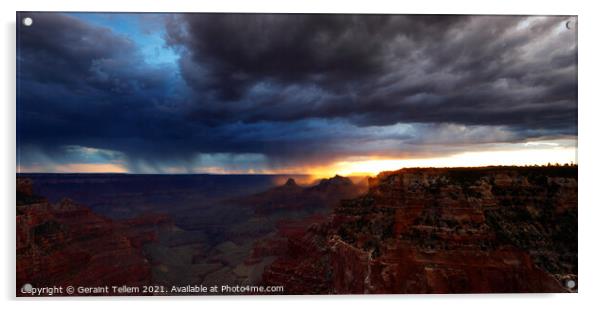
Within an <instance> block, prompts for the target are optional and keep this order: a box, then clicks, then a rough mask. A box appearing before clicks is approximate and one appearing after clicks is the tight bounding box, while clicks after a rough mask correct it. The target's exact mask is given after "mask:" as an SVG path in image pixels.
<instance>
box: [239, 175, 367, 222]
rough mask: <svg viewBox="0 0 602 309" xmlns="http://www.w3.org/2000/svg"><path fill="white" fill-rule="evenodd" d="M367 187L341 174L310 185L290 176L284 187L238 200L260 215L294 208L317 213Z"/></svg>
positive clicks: (361, 191) (357, 193) (354, 195)
mask: <svg viewBox="0 0 602 309" xmlns="http://www.w3.org/2000/svg"><path fill="white" fill-rule="evenodd" d="M365 190H366V188H365V186H362V185H361V184H358V185H356V184H354V183H353V182H352V181H351V180H350V179H349V178H346V177H341V176H338V175H337V176H335V177H332V178H329V179H322V180H321V181H320V182H319V183H318V184H316V185H314V186H309V187H302V186H299V185H297V183H296V182H295V180H294V179H288V180H287V181H286V183H285V184H284V185H282V186H278V187H275V188H272V189H269V190H267V191H264V192H261V193H258V194H254V195H251V196H247V197H244V198H243V199H241V200H239V202H241V203H242V204H245V205H249V206H250V207H252V208H253V210H254V212H255V213H257V214H273V213H278V212H286V211H289V212H290V211H295V210H300V211H305V212H314V211H316V210H318V211H319V210H325V209H330V208H331V207H334V206H335V205H337V204H338V202H339V201H340V200H341V199H348V198H353V197H356V196H358V195H360V194H361V193H363V192H365Z"/></svg>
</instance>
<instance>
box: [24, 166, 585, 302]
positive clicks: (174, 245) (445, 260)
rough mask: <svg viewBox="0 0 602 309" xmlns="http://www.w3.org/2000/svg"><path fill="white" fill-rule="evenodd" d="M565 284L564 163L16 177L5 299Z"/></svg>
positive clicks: (568, 263)
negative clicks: (241, 288)
mask: <svg viewBox="0 0 602 309" xmlns="http://www.w3.org/2000/svg"><path fill="white" fill-rule="evenodd" d="M299 180H301V181H303V182H304V184H303V185H299V184H297V181H299ZM39 192H41V195H38V194H40V193H39ZM42 195H43V196H42ZM577 279H578V277H577V167H576V166H549V167H538V166H530V167H482V168H415V169H402V170H398V171H391V172H383V173H380V174H379V175H378V176H376V177H370V178H359V179H353V180H352V179H350V178H347V177H341V176H335V177H332V178H330V179H322V180H317V181H315V182H309V183H308V181H307V179H303V178H300V177H297V176H292V175H291V176H284V175H279V176H269V177H268V176H262V177H259V176H256V177H251V176H246V175H241V176H237V175H232V176H217V175H216V176H213V175H198V176H194V175H183V176H152V175H151V176H141V175H131V176H130V175H87V176H83V175H52V174H41V175H18V176H17V287H18V289H19V288H20V287H21V286H22V285H23V284H25V283H31V284H33V285H34V286H49V285H66V284H72V285H82V286H97V285H105V284H113V285H123V284H127V285H134V286H135V285H148V284H154V285H164V286H167V287H168V288H170V287H171V286H186V285H195V284H196V285H201V284H202V285H214V284H218V285H219V284H229V285H233V284H240V285H272V286H283V287H284V292H283V294H382V293H385V294H394V293H506V292H512V293H514V292H576V291H577V288H578V287H577V285H576V284H575V285H574V286H571V287H568V286H569V285H568V284H567V283H568V282H569V281H572V282H574V283H576V282H578V280H577ZM191 294H194V293H191ZM17 295H19V291H17ZM178 295H181V294H178Z"/></svg>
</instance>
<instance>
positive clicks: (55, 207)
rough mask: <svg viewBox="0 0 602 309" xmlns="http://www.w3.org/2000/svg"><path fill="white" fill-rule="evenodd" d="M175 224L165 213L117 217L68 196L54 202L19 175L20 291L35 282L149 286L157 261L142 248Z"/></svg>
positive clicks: (41, 283)
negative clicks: (152, 267)
mask: <svg viewBox="0 0 602 309" xmlns="http://www.w3.org/2000/svg"><path fill="white" fill-rule="evenodd" d="M166 224H170V220H169V219H168V218H167V217H166V216H162V215H148V216H145V217H141V218H136V219H131V220H127V221H120V222H118V221H112V220H110V219H107V218H104V217H102V216H99V215H97V214H95V213H93V212H92V211H90V209H89V208H87V207H85V206H82V205H78V204H76V203H75V202H73V201H71V200H69V199H65V200H63V201H61V202H60V203H56V204H51V203H49V202H48V201H47V200H46V199H45V198H42V197H39V196H36V195H35V194H34V192H33V190H32V186H31V181H30V180H28V179H25V178H17V295H21V293H20V288H21V286H22V285H23V284H25V283H30V284H32V285H33V286H34V287H35V286H53V285H62V286H67V285H74V286H104V285H123V284H128V285H143V284H149V283H150V280H151V265H150V263H149V261H148V260H147V259H146V258H145V257H144V255H143V253H142V252H143V251H142V246H143V245H144V244H146V243H149V242H153V241H155V240H156V238H157V230H156V229H157V228H159V227H161V226H163V225H166Z"/></svg>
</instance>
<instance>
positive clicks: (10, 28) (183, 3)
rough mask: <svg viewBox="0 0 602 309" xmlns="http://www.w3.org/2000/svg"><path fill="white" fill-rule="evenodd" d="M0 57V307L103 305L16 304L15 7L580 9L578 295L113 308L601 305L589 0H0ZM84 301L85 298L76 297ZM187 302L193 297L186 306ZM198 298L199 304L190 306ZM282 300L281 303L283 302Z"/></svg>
mask: <svg viewBox="0 0 602 309" xmlns="http://www.w3.org/2000/svg"><path fill="white" fill-rule="evenodd" d="M1 5H2V10H1V11H0V12H1V13H0V14H1V15H2V30H1V33H2V41H1V45H0V46H1V47H0V49H1V50H2V57H1V58H0V61H1V66H0V68H2V70H3V72H2V73H0V79H1V80H2V82H1V83H0V85H1V87H2V88H1V91H0V93H2V95H3V96H4V100H3V102H2V103H3V104H2V111H1V113H0V115H1V117H2V121H0V126H1V127H2V130H1V131H2V133H1V135H0V136H1V137H2V146H3V147H2V149H3V151H2V165H1V173H0V179H1V182H2V183H1V186H0V190H2V191H1V194H0V196H2V197H3V201H4V203H2V204H1V205H2V218H3V220H2V225H3V227H2V231H3V233H2V234H3V239H4V240H5V241H4V242H3V246H4V248H2V249H3V250H2V251H1V252H2V253H1V254H0V260H1V263H0V265H1V266H2V268H1V272H0V277H2V278H1V279H0V282H1V285H0V293H1V294H2V301H3V302H5V304H4V305H8V306H9V307H17V306H19V308H21V307H25V308H29V307H34V306H36V307H38V306H40V305H42V306H45V307H46V306H53V307H54V306H56V307H60V308H65V307H67V308H71V307H74V308H79V307H81V306H86V307H92V308H103V309H105V308H106V306H108V305H111V306H113V304H109V303H106V302H104V301H113V300H116V299H119V300H124V299H123V298H100V300H102V301H103V302H96V301H95V302H92V301H91V300H99V298H80V299H77V300H75V299H56V298H55V299H49V301H45V303H44V304H40V303H38V302H39V299H38V300H21V299H19V300H15V298H14V291H15V288H14V284H15V283H14V282H15V264H14V263H15V256H14V252H15V251H14V248H15V219H14V218H15V210H14V206H13V205H15V202H14V201H15V200H14V199H15V198H14V192H15V184H14V182H15V11H46V10H47V11H124V12H138V11H144V12H305V13H321V12H328V13H428V14H538V15H539V14H553V15H579V21H578V22H579V149H578V150H579V165H580V169H579V181H580V188H579V211H580V213H579V242H580V246H579V293H578V294H522V295H517V294H514V295H499V294H493V295H491V294H489V295H390V296H284V297H282V296H280V297H276V296H272V297H170V298H163V297H162V298H152V300H151V299H149V298H126V299H125V301H126V302H123V303H117V304H118V305H123V306H128V307H129V306H131V305H132V303H131V301H135V302H143V303H144V304H141V306H144V307H145V308H147V307H150V308H163V307H164V306H166V305H167V303H165V301H176V303H175V305H176V306H181V305H194V306H195V307H198V306H201V307H205V308H213V307H214V306H219V307H222V306H225V307H232V308H234V307H244V308H247V307H249V306H252V307H261V308H279V309H282V307H283V306H286V308H287V309H289V308H307V307H310V306H315V305H325V306H332V305H337V306H338V305H339V303H341V305H344V306H346V307H347V306H349V307H351V308H366V307H385V306H392V305H393V306H404V307H407V308H411V307H420V308H447V307H449V306H454V305H455V306H461V307H462V308H480V309H482V308H487V309H493V308H504V309H508V308H513V307H515V306H516V307H517V308H523V307H527V306H529V307H544V306H545V308H564V309H566V308H577V307H593V306H594V305H597V306H598V307H599V306H600V303H601V302H600V301H599V300H598V297H597V296H598V295H597V293H598V289H599V288H601V287H602V284H600V282H602V280H600V279H602V278H601V277H600V275H601V273H600V265H601V264H602V259H601V255H600V239H599V235H601V234H602V230H601V229H599V228H598V227H599V226H601V224H602V212H601V211H600V210H601V209H602V205H601V204H600V203H599V202H598V200H599V196H597V195H596V193H597V191H599V190H600V188H599V186H600V184H599V182H598V179H599V178H601V177H602V173H600V167H599V166H600V161H602V154H601V153H600V146H599V142H597V140H600V138H601V136H602V128H600V126H599V123H600V120H599V119H598V118H599V117H600V115H602V114H601V113H600V107H599V106H600V104H602V102H600V94H599V92H600V89H601V87H600V85H599V84H600V78H599V75H600V72H601V67H600V60H599V57H600V55H602V51H601V49H600V41H601V40H600V39H599V37H600V32H601V30H602V25H601V22H600V20H602V12H601V11H600V10H599V7H598V6H597V5H596V1H578V0H564V1H556V0H548V1H526V0H506V1H496V2H493V1H483V0H480V1H471V0H466V1H464V0H455V1H431V0H420V1H382V0H370V1H350V0H347V1H318V0H306V1H300V0H298V1H294V2H293V1H282V0H280V1H278V0H271V1H268V0H247V1H245V0H237V1H226V0H221V1H192V0H188V1H187V0H170V1H151V0H97V1H94V2H89V1H69V0H54V1H43V0H36V1H34V0H22V1H18V3H17V1H10V0H8V1H2V4H1ZM81 301H85V303H83V304H82V303H81ZM192 302H195V303H194V304H193V303H192ZM197 302H200V303H197ZM283 302H284V303H283Z"/></svg>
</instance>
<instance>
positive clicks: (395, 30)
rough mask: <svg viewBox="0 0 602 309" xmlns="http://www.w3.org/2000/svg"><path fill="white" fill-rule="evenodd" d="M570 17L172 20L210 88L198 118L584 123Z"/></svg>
mask: <svg viewBox="0 0 602 309" xmlns="http://www.w3.org/2000/svg"><path fill="white" fill-rule="evenodd" d="M567 18H568V17H563V16H558V17H544V18H539V19H538V18H527V17H521V16H473V17H470V16H421V15H408V16H391V15H337V16H331V15H255V14H213V15H207V14H187V15H181V16H177V17H175V18H173V19H172V20H171V24H170V27H169V28H168V29H169V30H170V31H169V34H170V35H169V39H170V42H171V44H173V45H176V46H182V47H184V48H185V50H186V52H185V53H184V57H183V58H182V59H181V62H180V65H181V68H182V72H183V75H184V77H185V79H186V81H187V82H188V84H189V85H190V86H191V87H192V88H194V89H196V90H197V91H198V93H199V94H201V95H202V96H203V97H204V98H206V100H205V101H203V103H202V104H200V106H199V107H198V111H197V114H196V115H197V116H198V117H199V119H207V118H209V117H211V118H214V116H216V115H219V116H220V117H221V119H226V121H231V120H232V119H236V120H241V121H250V122H253V121H262V120H284V121H289V120H296V119H304V118H309V117H318V118H336V117H348V118H350V119H353V120H354V122H355V123H356V124H359V125H388V124H394V123H398V122H421V123H427V122H436V123H439V122H447V123H458V124H466V125H480V124H484V125H510V126H514V127H517V128H530V129H532V128H540V129H547V128H551V129H558V128H564V129H565V130H564V132H565V133H571V134H574V133H575V130H576V110H577V103H576V96H577V81H576V61H577V59H576V48H577V46H576V35H575V32H574V31H571V30H568V29H566V28H562V27H563V25H564V22H565V20H567ZM258 92H259V93H261V95H257V93H258ZM291 93H293V94H294V95H290V94H291ZM304 99H307V100H305V101H304Z"/></svg>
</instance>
